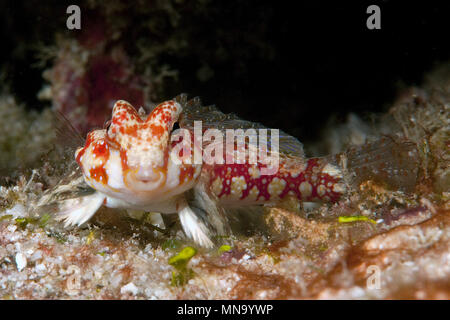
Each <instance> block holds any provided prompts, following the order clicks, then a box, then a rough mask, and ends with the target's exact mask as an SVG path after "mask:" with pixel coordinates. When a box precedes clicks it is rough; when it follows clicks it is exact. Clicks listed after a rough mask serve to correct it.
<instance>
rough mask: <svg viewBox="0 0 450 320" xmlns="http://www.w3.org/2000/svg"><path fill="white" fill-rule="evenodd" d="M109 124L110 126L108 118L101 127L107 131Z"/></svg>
mask: <svg viewBox="0 0 450 320" xmlns="http://www.w3.org/2000/svg"><path fill="white" fill-rule="evenodd" d="M110 126H111V120H108V121H106V122H105V124H104V125H103V129H106V131H108V130H109V127H110Z"/></svg>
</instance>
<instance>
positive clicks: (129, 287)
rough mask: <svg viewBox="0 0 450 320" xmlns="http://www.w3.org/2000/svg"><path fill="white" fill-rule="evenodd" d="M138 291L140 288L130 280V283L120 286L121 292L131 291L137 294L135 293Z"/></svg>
mask: <svg viewBox="0 0 450 320" xmlns="http://www.w3.org/2000/svg"><path fill="white" fill-rule="evenodd" d="M138 291H139V289H138V288H137V287H136V286H135V285H134V283H133V282H130V283H129V284H127V285H125V286H123V287H122V288H120V293H121V294H125V293H131V294H132V295H134V296H135V295H137V293H138Z"/></svg>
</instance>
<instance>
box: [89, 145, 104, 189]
mask: <svg viewBox="0 0 450 320" xmlns="http://www.w3.org/2000/svg"><path fill="white" fill-rule="evenodd" d="M100 141H102V142H103V143H99V142H97V143H95V144H94V146H93V147H92V153H93V154H95V157H96V159H100V160H101V161H102V165H100V166H98V167H94V168H91V169H90V170H89V172H90V174H91V178H92V179H94V180H96V181H98V182H101V183H103V184H106V183H108V174H107V173H106V170H105V164H106V162H107V161H108V159H109V146H108V144H107V143H106V141H105V140H100Z"/></svg>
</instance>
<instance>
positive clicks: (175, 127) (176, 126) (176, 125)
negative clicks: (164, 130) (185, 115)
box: [170, 121, 180, 133]
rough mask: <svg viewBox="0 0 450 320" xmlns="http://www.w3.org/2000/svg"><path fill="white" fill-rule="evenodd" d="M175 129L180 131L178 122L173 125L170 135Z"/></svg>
mask: <svg viewBox="0 0 450 320" xmlns="http://www.w3.org/2000/svg"><path fill="white" fill-rule="evenodd" d="M177 129H180V124H179V123H178V121H177V122H175V123H174V124H173V126H172V131H171V132H170V133H172V132H174V131H175V130H177Z"/></svg>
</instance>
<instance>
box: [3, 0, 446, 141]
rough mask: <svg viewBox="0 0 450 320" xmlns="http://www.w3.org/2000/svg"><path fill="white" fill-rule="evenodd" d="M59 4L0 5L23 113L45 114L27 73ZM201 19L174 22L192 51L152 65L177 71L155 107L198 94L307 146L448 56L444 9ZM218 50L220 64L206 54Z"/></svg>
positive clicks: (38, 78)
mask: <svg viewBox="0 0 450 320" xmlns="http://www.w3.org/2000/svg"><path fill="white" fill-rule="evenodd" d="M74 3H77V4H78V5H80V6H81V8H82V10H83V2H79V1H76V2H74ZM152 3H153V2H152V1H149V5H152ZM68 4H69V3H67V2H64V1H23V2H22V1H5V2H2V3H1V4H0V9H1V14H2V19H1V24H0V26H1V39H2V50H1V56H0V59H1V61H0V65H1V67H2V74H1V76H2V77H3V80H4V82H5V83H7V84H8V86H9V87H10V88H11V91H12V92H13V93H14V94H15V95H16V96H17V98H18V99H19V101H21V102H25V103H26V105H27V107H28V108H36V109H41V108H42V107H43V106H45V103H43V102H41V101H39V100H38V99H37V98H36V94H37V92H38V91H39V89H41V87H42V85H43V84H44V81H43V79H42V71H43V70H44V69H45V68H46V67H49V65H44V66H36V65H35V64H36V62H37V60H38V59H37V58H36V54H35V53H36V52H35V44H36V43H37V42H42V43H44V44H51V43H52V41H53V40H54V38H53V32H54V31H55V30H58V29H61V28H64V27H65V18H66V14H65V9H66V7H67V5H68ZM370 4H377V5H379V6H380V8H381V30H368V29H367V28H366V19H367V18H368V16H369V15H368V14H367V13H366V9H367V6H368V5H370ZM208 10H209V11H208V12H207V14H203V15H196V14H192V15H189V14H185V15H184V17H183V19H184V21H185V23H186V24H189V25H190V26H192V25H194V26H195V30H196V33H195V35H191V37H190V38H189V39H188V41H190V44H191V46H192V48H193V49H192V51H190V50H188V51H186V52H184V53H183V54H181V53H179V52H178V53H177V52H175V53H167V54H162V55H161V56H160V57H159V59H160V61H161V63H167V64H169V65H171V66H172V67H173V68H175V69H177V70H179V78H178V80H177V81H171V82H169V83H168V84H167V86H166V87H165V90H164V92H163V94H161V97H160V98H161V99H165V98H171V97H173V96H175V95H177V94H178V93H180V92H187V93H190V94H191V95H198V96H201V97H202V98H203V100H204V101H205V102H206V103H214V104H216V105H217V106H218V107H219V108H220V109H221V110H223V111H225V112H235V113H237V114H238V115H240V116H241V117H243V118H245V119H248V120H253V121H259V122H262V123H264V124H265V125H267V126H269V127H277V128H281V129H283V130H285V131H287V132H289V133H291V134H293V135H295V136H297V137H298V138H299V139H300V140H302V141H311V140H314V139H317V138H318V137H319V133H320V130H321V128H322V127H323V126H324V124H325V123H326V121H327V120H328V119H329V117H330V116H331V115H333V114H334V115H336V116H337V119H338V120H344V119H345V117H346V115H347V114H348V113H349V112H357V113H358V114H360V115H362V116H363V117H364V115H366V114H367V113H369V112H381V111H383V110H385V109H386V107H387V106H389V104H390V103H392V102H393V100H394V99H395V97H396V95H397V94H398V92H399V90H400V89H401V88H404V87H408V86H411V85H420V84H421V82H422V80H423V76H424V74H426V72H428V71H429V70H431V69H432V68H433V67H434V66H436V65H438V64H439V63H441V62H444V61H447V60H448V59H449V57H450V55H449V48H448V40H449V31H450V28H449V20H450V19H449V10H448V5H445V1H441V2H432V1H422V2H410V1H370V2H366V1H326V2H324V1H271V2H268V1H216V2H212V3H210V4H209V5H208ZM196 48H198V49H196ZM219 48H221V49H222V50H224V52H225V53H224V54H225V56H226V58H225V59H222V60H220V59H217V57H216V56H214V55H212V54H211V52H215V51H216V50H218V49H219ZM202 65H208V68H209V69H210V70H212V71H213V74H212V75H211V77H210V78H209V79H208V80H207V81H201V80H200V79H199V78H198V77H197V72H198V70H199V68H201V67H202Z"/></svg>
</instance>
